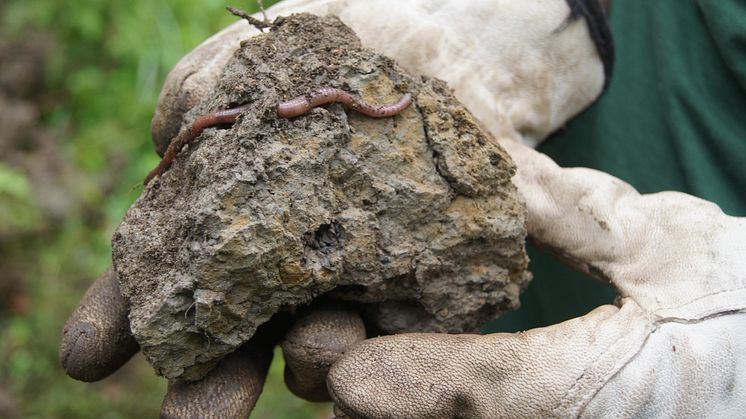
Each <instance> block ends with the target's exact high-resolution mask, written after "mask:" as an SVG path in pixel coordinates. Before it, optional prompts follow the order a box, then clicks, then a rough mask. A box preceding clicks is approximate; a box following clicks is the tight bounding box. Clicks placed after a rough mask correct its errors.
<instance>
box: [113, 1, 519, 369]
mask: <svg viewBox="0 0 746 419" xmlns="http://www.w3.org/2000/svg"><path fill="white" fill-rule="evenodd" d="M322 86H331V87H337V88H342V89H345V90H347V91H349V92H352V93H354V94H358V95H360V96H362V97H363V98H364V99H366V100H367V101H370V102H375V103H392V102H395V101H396V100H398V99H399V97H400V96H401V95H402V94H403V93H405V92H409V93H411V94H412V96H413V98H414V104H413V105H412V106H410V107H409V108H408V109H406V110H405V111H404V112H402V113H401V114H399V115H396V116H394V117H390V118H384V119H373V118H369V117H367V116H363V115H360V114H358V113H355V112H354V111H350V110H346V109H345V108H343V107H342V106H341V105H338V104H334V105H329V106H326V107H321V108H316V109H314V110H312V111H311V112H310V113H308V114H307V115H305V116H301V117H297V118H293V119H278V118H277V117H276V115H275V107H276V106H277V104H278V103H279V102H281V101H283V100H287V99H289V98H292V97H295V96H297V95H300V94H303V93H305V92H308V91H310V90H312V89H315V88H318V87H322ZM244 103H249V104H250V110H249V111H248V112H247V113H246V114H245V115H244V116H243V117H241V119H239V121H238V122H237V123H236V124H235V125H234V126H233V127H231V128H230V129H220V128H211V129H207V130H206V131H205V132H204V133H203V134H202V136H201V137H200V138H199V139H198V141H197V142H196V143H193V144H192V145H191V146H189V147H188V148H187V149H185V150H183V151H182V152H181V153H180V154H179V156H178V157H177V159H176V161H175V163H174V165H173V166H172V167H171V168H170V170H168V171H167V172H166V173H165V174H164V175H163V176H161V178H160V179H157V180H155V181H154V182H151V184H150V185H149V187H148V188H147V189H146V191H145V192H144V193H143V195H142V196H141V197H140V198H139V199H138V200H137V202H136V203H135V204H134V205H133V206H132V208H130V210H129V212H128V213H127V216H126V217H125V219H124V221H123V222H122V224H121V225H120V226H119V228H118V230H117V232H116V234H115V235H114V239H113V245H114V265H115V268H116V271H117V275H118V276H119V279H120V282H121V288H122V292H123V293H124V295H125V296H126V297H127V298H128V299H129V300H130V302H131V307H132V308H131V313H130V321H131V327H132V332H133V333H134V335H135V337H136V338H137V341H138V342H139V343H140V345H141V347H142V351H143V353H144V354H145V356H146V357H147V359H148V360H149V361H150V363H151V364H152V365H153V366H154V367H155V369H156V371H157V372H158V373H159V374H162V375H164V376H166V377H168V378H171V379H175V378H179V379H188V380H193V379H199V378H200V377H202V376H204V374H205V373H206V372H207V371H208V370H209V369H210V368H211V367H212V366H213V365H214V364H215V363H216V362H217V361H218V360H219V359H220V358H222V357H223V356H224V355H226V354H228V353H230V352H231V351H233V350H234V349H236V348H237V347H238V346H240V345H241V344H242V343H244V342H246V341H247V340H248V339H249V338H251V336H252V335H253V334H254V332H255V331H256V328H257V327H258V326H259V325H260V324H262V323H264V322H266V321H267V320H268V319H269V318H270V317H272V316H273V315H274V314H275V313H278V312H281V311H292V310H293V308H294V307H297V306H299V305H303V304H306V303H308V302H310V301H311V300H312V299H314V298H316V297H319V296H324V297H325V298H334V299H339V300H345V301H347V302H348V303H351V304H354V305H356V306H357V307H358V308H359V309H360V310H361V311H362V313H363V315H364V317H365V320H366V323H367V325H368V327H369V328H370V330H373V331H374V333H400V332H411V331H423V332H425V331H432V332H472V331H475V330H477V328H478V327H479V326H480V325H481V324H483V323H484V322H486V321H488V320H491V319H493V318H495V317H497V316H499V314H500V313H502V312H504V311H505V310H510V309H515V308H516V307H517V306H518V295H519V293H520V291H521V289H523V288H524V287H525V286H526V285H527V283H528V281H529V280H530V274H529V273H528V272H527V270H526V268H527V263H528V259H527V256H526V253H525V250H524V239H525V235H526V230H525V227H524V221H525V216H526V210H525V207H524V203H523V200H522V197H521V196H520V195H519V194H518V192H517V190H516V188H515V187H514V186H513V184H512V183H511V181H510V178H511V176H512V175H513V174H514V172H515V166H514V164H513V162H512V161H511V160H510V157H509V156H508V155H507V154H506V153H505V151H504V150H503V149H501V148H500V146H499V145H498V144H497V142H496V141H495V140H494V139H493V138H491V137H489V135H487V134H485V133H484V132H483V131H481V130H480V128H479V126H478V124H477V123H476V121H475V120H474V118H473V117H472V116H471V114H469V112H468V111H466V109H464V107H463V106H462V105H461V104H460V103H459V102H458V101H457V100H456V99H455V98H454V96H453V95H452V93H451V91H450V90H449V89H448V88H447V86H446V85H445V84H444V83H443V82H441V81H438V80H435V79H429V78H424V77H423V78H419V77H414V76H411V75H408V74H406V73H404V72H403V70H402V69H401V68H399V67H398V66H397V64H396V63H395V62H393V61H392V60H391V59H389V58H387V57H384V56H382V55H380V54H378V53H376V52H374V51H371V50H368V49H365V48H362V47H361V46H360V43H359V41H358V39H357V37H356V36H355V34H354V33H353V32H352V31H351V30H350V29H349V28H347V27H346V26H344V24H342V23H341V22H340V21H339V20H338V19H336V18H333V17H325V18H320V17H315V16H311V15H294V16H291V17H288V18H281V19H278V20H277V21H276V22H275V24H274V26H273V27H272V29H271V31H270V32H269V33H265V34H262V35H259V36H257V37H254V38H252V39H249V40H247V41H244V42H243V43H242V45H241V48H240V49H239V50H238V51H237V52H236V53H235V55H234V57H233V58H232V59H231V60H230V62H229V63H228V64H227V65H226V67H225V69H224V71H223V74H222V78H221V81H220V83H218V85H217V87H216V88H215V90H214V91H213V92H212V94H210V95H208V96H207V97H205V98H204V102H202V103H201V104H200V105H198V106H197V107H196V108H195V109H193V110H192V111H190V112H189V113H188V114H187V120H188V121H187V122H191V121H193V120H194V119H196V118H197V117H199V116H200V115H203V114H206V113H209V112H213V111H215V110H218V109H224V108H227V107H231V106H235V105H238V104H244Z"/></svg>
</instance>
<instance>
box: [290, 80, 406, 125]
mask: <svg viewBox="0 0 746 419" xmlns="http://www.w3.org/2000/svg"><path fill="white" fill-rule="evenodd" d="M332 102H339V103H343V104H344V105H346V106H347V107H348V108H350V109H352V110H354V111H357V112H360V113H361V114H363V115H368V116H370V117H373V118H385V117H387V116H394V115H396V114H398V113H399V112H401V111H403V110H404V109H407V107H409V105H410V104H411V103H412V95H410V94H409V93H407V94H405V95H404V96H402V97H401V99H399V101H398V102H396V103H392V104H390V105H374V104H370V103H368V102H366V101H364V100H363V99H361V98H360V97H358V96H354V95H351V94H349V93H347V92H345V91H344V90H340V89H335V88H333V87H322V88H320V89H316V90H313V91H311V92H309V93H306V94H304V95H302V96H298V97H296V98H293V99H290V100H288V101H286V102H282V103H280V104H279V105H277V116H278V117H280V118H293V117H296V116H300V115H303V114H305V113H306V112H308V111H310V110H311V109H313V108H315V107H317V106H321V105H326V104H327V103H332Z"/></svg>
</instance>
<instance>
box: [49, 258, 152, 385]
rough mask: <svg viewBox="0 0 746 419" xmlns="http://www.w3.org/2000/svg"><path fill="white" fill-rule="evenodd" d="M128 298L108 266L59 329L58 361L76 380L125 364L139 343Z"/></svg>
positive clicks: (97, 376) (95, 376)
mask: <svg viewBox="0 0 746 419" xmlns="http://www.w3.org/2000/svg"><path fill="white" fill-rule="evenodd" d="M127 312H128V307H127V302H126V301H125V299H124V297H122V294H121V292H120V291H119V281H118V280H117V276H116V273H115V272H114V270H113V269H112V268H111V267H110V268H109V269H107V270H106V272H104V273H103V274H102V275H101V276H100V277H99V278H98V279H97V280H96V281H95V282H94V283H93V284H92V285H91V287H90V288H89V289H88V291H86V293H85V296H83V299H82V300H81V301H80V304H79V305H78V307H77V308H76V309H75V311H74V312H73V314H72V315H70V318H69V319H68V320H67V323H65V327H64V328H63V329H62V337H61V338H60V353H59V356H60V362H61V363H62V367H63V368H64V369H65V372H67V374H68V375H69V376H70V377H72V378H75V379H76V380H81V381H88V382H91V381H97V380H100V379H102V378H104V377H106V376H108V375H109V374H111V373H113V372H114V371H116V370H117V369H119V367H121V366H122V365H124V363H125V362H127V361H128V360H129V359H130V358H131V357H132V355H134V354H135V353H137V351H138V350H139V346H138V345H137V342H136V341H135V338H134V337H133V336H132V333H131V332H130V327H129V319H128V318H127Z"/></svg>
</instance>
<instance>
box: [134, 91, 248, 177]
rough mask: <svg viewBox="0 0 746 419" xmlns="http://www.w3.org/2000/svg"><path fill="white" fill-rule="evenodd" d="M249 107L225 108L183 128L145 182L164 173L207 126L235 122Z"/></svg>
mask: <svg viewBox="0 0 746 419" xmlns="http://www.w3.org/2000/svg"><path fill="white" fill-rule="evenodd" d="M247 109H249V104H246V105H241V106H237V107H235V108H230V109H225V110H222V111H217V112H213V113H209V114H207V115H203V116H201V117H199V118H197V120H196V121H194V122H192V124H191V125H189V126H188V127H187V128H186V129H183V130H181V132H179V135H177V136H176V137H174V139H173V140H171V143H169V145H168V148H167V149H166V153H165V154H164V155H163V159H161V162H160V163H159V164H158V166H157V167H156V168H155V169H153V170H152V171H151V172H150V173H148V175H147V176H145V182H144V184H145V185H147V184H148V182H150V181H151V179H153V178H154V177H156V176H158V175H162V174H163V173H164V172H165V171H166V170H168V168H169V167H171V164H172V163H173V162H174V158H176V155H177V154H178V153H179V151H181V149H182V148H184V146H185V145H187V144H189V143H191V142H192V141H194V139H195V138H197V137H199V136H200V134H202V131H204V130H205V129H206V128H210V127H214V126H215V125H221V124H233V123H235V122H236V119H238V117H239V116H240V115H241V114H242V113H244V112H245V111H246V110H247Z"/></svg>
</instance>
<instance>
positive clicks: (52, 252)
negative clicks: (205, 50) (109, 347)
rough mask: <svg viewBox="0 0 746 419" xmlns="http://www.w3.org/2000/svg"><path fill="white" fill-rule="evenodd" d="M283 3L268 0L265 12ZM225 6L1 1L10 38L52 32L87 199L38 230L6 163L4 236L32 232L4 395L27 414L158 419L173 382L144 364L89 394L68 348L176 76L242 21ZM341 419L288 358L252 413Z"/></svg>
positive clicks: (57, 130) (52, 80)
mask: <svg viewBox="0 0 746 419" xmlns="http://www.w3.org/2000/svg"><path fill="white" fill-rule="evenodd" d="M243 3H244V4H241V3H234V4H233V5H234V6H237V7H241V8H244V9H245V10H248V11H255V10H256V6H255V4H254V2H253V1H247V2H243ZM271 3H274V1H268V0H265V5H266V6H269V4H271ZM226 5H227V4H226V3H225V2H224V1H221V0H203V1H201V2H191V1H187V0H130V1H127V2H110V1H104V0H79V1H76V2H63V1H60V0H57V1H55V0H37V1H27V0H11V1H3V0H0V24H1V25H2V26H1V27H0V41H2V42H10V41H12V40H18V39H20V38H23V37H25V36H28V35H29V34H32V33H39V32H41V33H44V34H46V35H48V41H49V45H48V47H49V48H48V49H47V61H46V66H45V68H44V80H45V81H44V92H43V94H42V95H41V100H40V104H41V105H40V108H41V121H42V125H43V126H44V127H46V128H47V129H49V130H50V132H51V133H52V136H53V137H54V140H55V141H57V142H58V143H59V149H58V151H59V153H61V154H62V158H63V159H64V160H65V161H66V162H68V163H69V164H70V166H71V167H72V169H73V173H74V176H73V177H72V181H71V182H68V183H67V184H68V185H69V186H68V187H67V189H69V190H66V191H65V193H67V194H69V195H70V196H74V197H75V199H76V200H77V201H79V205H73V206H71V207H70V208H69V209H68V211H67V212H66V213H65V214H64V217H63V218H62V219H61V220H57V221H55V222H54V223H51V224H50V225H45V227H44V228H36V227H38V224H44V223H45V221H44V220H43V215H42V214H43V211H42V210H41V209H40V208H39V203H38V202H37V200H36V198H35V196H36V195H35V194H34V191H33V188H34V186H33V184H32V182H31V181H30V180H29V174H28V173H25V172H24V171H23V170H21V169H18V168H16V167H13V166H12V165H9V164H6V163H3V161H2V156H0V231H2V230H7V229H13V228H16V229H20V230H21V231H24V230H23V229H24V228H26V229H27V231H31V232H32V233H29V234H22V235H20V236H19V237H17V238H14V239H11V240H6V241H5V242H2V243H0V256H1V257H0V263H10V262H9V261H12V263H13V266H14V267H15V268H18V267H20V271H19V272H20V274H19V275H18V276H17V277H14V278H15V280H17V281H19V284H15V285H14V286H16V288H19V289H21V290H22V295H21V296H20V297H18V296H17V298H20V299H21V300H23V301H22V303H19V304H17V305H19V306H20V307H21V308H16V309H11V308H8V307H0V359H2V362H1V363H0V390H2V392H3V393H5V394H6V395H7V396H9V398H10V399H11V400H12V401H13V402H14V404H15V405H16V408H17V410H18V413H19V414H20V416H21V417H29V418H89V417H90V418H131V417H156V416H157V414H158V409H159V406H160V402H161V400H162V397H163V394H164V392H165V388H166V383H165V380H163V379H162V378H159V377H156V376H155V375H154V373H153V371H152V369H151V368H150V366H149V365H147V363H146V362H145V361H144V359H143V358H142V357H141V356H139V355H138V356H137V357H135V358H134V359H133V360H132V361H131V362H130V363H129V364H127V366H126V367H125V368H124V369H123V370H122V371H120V372H119V373H117V374H115V375H114V376H112V377H110V378H107V379H106V380H103V381H102V382H99V383H94V384H85V383H80V382H77V381H74V380H72V379H70V378H68V377H67V376H66V375H65V374H64V372H63V370H62V369H61V367H60V365H59V361H58V358H57V344H58V339H59V334H60V331H61V328H62V325H63V323H64V321H65V320H66V318H67V316H68V315H69V314H70V313H71V311H72V310H73V308H74V307H75V305H76V304H77V302H78V300H79V299H80V297H81V296H82V295H83V293H84V292H85V290H86V288H87V287H88V285H89V284H90V283H91V282H92V281H93V280H94V279H95V278H96V277H97V276H98V275H99V274H100V273H101V272H102V271H103V270H104V269H105V268H106V267H107V266H108V265H109V264H110V262H111V256H110V252H111V248H110V238H111V235H112V232H113V231H114V229H115V228H116V226H117V224H118V223H119V221H120V220H121V218H122V216H123V215H124V213H125V212H126V210H127V208H128V207H129V206H130V204H131V203H132V202H133V201H134V200H135V199H136V198H137V196H138V195H139V194H140V191H141V190H142V189H141V187H140V186H139V185H140V183H141V180H142V178H143V177H144V176H145V174H147V172H148V171H149V170H150V169H151V168H153V167H154V166H155V165H156V164H157V162H158V157H157V156H156V154H155V153H154V152H153V150H152V146H151V139H150V118H151V115H152V112H153V109H154V107H155V104H156V101H157V98H158V93H159V91H160V87H161V85H162V83H163V80H164V78H165V76H166V74H167V73H168V71H169V70H170V69H171V68H172V67H173V66H174V65H175V64H176V62H177V61H178V60H179V59H180V58H181V57H182V56H183V55H184V54H185V53H186V52H188V51H189V50H191V49H192V48H194V47H195V46H196V45H198V44H199V43H200V42H202V41H203V40H205V39H206V38H207V37H208V36H210V35H211V34H213V33H215V32H217V31H218V30H220V29H221V28H223V27H225V26H227V25H228V24H230V23H232V22H234V21H235V20H236V18H235V17H233V16H232V15H230V14H229V13H227V12H226V11H225V10H224V7H225V6H226ZM0 65H2V64H1V63H0ZM102 180H108V181H107V182H108V183H107V182H103V181H102ZM3 261H5V262H3ZM3 269H4V268H3V267H2V266H0V270H3ZM24 307H25V308H24ZM329 416H331V414H330V411H329V406H328V405H325V404H322V405H318V404H311V403H306V402H303V401H302V400H300V399H298V398H296V397H294V396H292V395H290V394H289V393H288V391H287V390H286V389H285V386H284V383H283V381H282V360H281V359H279V358H276V359H275V362H274V364H273V366H272V369H271V373H270V378H269V382H268V385H267V387H266V388H265V391H264V393H263V394H262V397H261V398H260V400H259V404H258V406H257V409H256V410H255V413H254V414H253V415H252V417H257V418H263V417H278V418H294V417H298V418H308V417H329Z"/></svg>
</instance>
